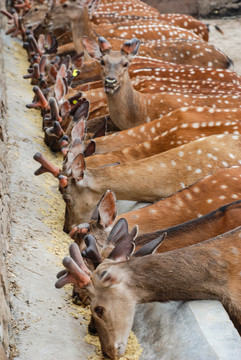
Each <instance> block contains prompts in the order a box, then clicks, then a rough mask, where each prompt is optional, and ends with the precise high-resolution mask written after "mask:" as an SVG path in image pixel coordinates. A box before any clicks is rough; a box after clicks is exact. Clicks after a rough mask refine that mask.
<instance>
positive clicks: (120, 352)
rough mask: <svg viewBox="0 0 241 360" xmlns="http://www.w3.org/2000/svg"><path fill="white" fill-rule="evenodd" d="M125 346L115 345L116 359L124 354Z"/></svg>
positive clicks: (122, 344)
mask: <svg viewBox="0 0 241 360" xmlns="http://www.w3.org/2000/svg"><path fill="white" fill-rule="evenodd" d="M126 345H127V344H124V343H118V344H115V350H116V354H117V356H118V357H119V356H122V355H123V354H124V352H125V351H126Z"/></svg>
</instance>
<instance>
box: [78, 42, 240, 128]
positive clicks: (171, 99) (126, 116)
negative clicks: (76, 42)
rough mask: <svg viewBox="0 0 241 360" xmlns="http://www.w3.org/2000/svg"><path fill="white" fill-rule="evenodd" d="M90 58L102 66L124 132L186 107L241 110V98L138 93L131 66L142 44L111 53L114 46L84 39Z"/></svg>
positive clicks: (117, 122)
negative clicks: (135, 88)
mask: <svg viewBox="0 0 241 360" xmlns="http://www.w3.org/2000/svg"><path fill="white" fill-rule="evenodd" d="M83 41H84V45H85V47H86V50H87V51H88V53H89V55H90V56H91V57H92V58H94V59H95V60H96V61H98V62H100V64H101V66H102V78H103V82H104V87H105V92H106V95H107V100H108V106H109V111H110V117H111V119H112V121H113V123H114V124H115V125H116V126H117V127H119V128H120V129H128V128H131V127H133V126H137V125H140V124H142V123H146V122H150V121H152V120H154V119H157V118H159V117H161V116H162V115H164V114H167V113H169V112H170V111H173V110H175V109H177V108H180V107H182V106H190V105H195V106H205V105H206V106H210V107H217V106H218V107H240V94H237V96H235V95H230V96H228V95H223V96H222V95H218V96H215V95H208V96H207V95H198V94H195V95H192V94H177V93H161V94H143V93H140V92H138V91H135V90H134V88H133V86H132V84H131V81H130V77H129V73H128V66H129V64H130V63H131V61H132V59H133V58H134V57H135V55H136V54H137V53H138V49H139V46H140V41H139V40H137V39H132V40H131V41H127V42H125V43H124V44H123V45H122V47H121V50H120V51H113V50H111V45H110V43H109V42H108V41H107V40H106V39H104V38H99V45H100V46H99V45H98V44H97V43H96V42H94V41H93V40H91V39H89V38H86V37H85V38H84V40H83Z"/></svg>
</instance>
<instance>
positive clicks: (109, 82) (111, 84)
mask: <svg viewBox="0 0 241 360" xmlns="http://www.w3.org/2000/svg"><path fill="white" fill-rule="evenodd" d="M116 85H117V79H116V78H111V77H107V78H105V92H106V93H109V92H110V91H111V90H114V89H115V88H116Z"/></svg>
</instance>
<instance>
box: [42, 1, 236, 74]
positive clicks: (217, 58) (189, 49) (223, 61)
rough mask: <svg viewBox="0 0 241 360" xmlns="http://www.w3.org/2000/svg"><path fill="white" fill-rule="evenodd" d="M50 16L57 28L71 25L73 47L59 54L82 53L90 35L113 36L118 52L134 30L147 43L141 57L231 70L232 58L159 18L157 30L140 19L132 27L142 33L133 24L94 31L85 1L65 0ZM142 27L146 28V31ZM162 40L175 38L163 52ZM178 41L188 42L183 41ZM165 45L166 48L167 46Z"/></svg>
mask: <svg viewBox="0 0 241 360" xmlns="http://www.w3.org/2000/svg"><path fill="white" fill-rule="evenodd" d="M49 17H50V18H52V20H53V21H54V24H56V25H57V24H59V23H61V25H62V24H64V23H65V24H66V22H70V23H71V27H72V37H73V44H66V45H63V46H62V47H61V46H60V47H59V49H58V51H59V53H63V52H66V51H69V52H70V51H73V50H74V49H75V50H76V51H77V52H78V53H80V52H82V51H83V45H82V38H83V36H84V35H85V36H86V35H87V36H90V37H92V38H93V39H97V35H96V34H99V35H101V36H106V37H110V36H111V37H112V46H113V48H116V49H119V48H120V46H121V43H120V40H121V38H126V39H127V38H130V37H131V36H132V31H131V30H133V31H138V37H140V38H141V37H143V40H144V43H143V45H142V47H141V50H140V54H141V55H144V56H147V55H148V56H149V57H152V58H159V59H160V58H162V59H163V60H165V61H170V62H176V63H183V62H185V63H189V64H190V63H192V64H196V65H199V66H201V65H203V66H208V64H209V66H210V64H212V65H211V66H212V67H215V68H228V67H229V66H230V65H231V61H230V59H229V58H228V57H227V56H226V55H225V54H223V53H222V52H220V50H218V49H216V48H215V47H214V46H212V45H210V44H207V43H206V42H204V41H202V40H201V39H200V38H199V36H197V35H195V34H194V33H193V32H191V31H188V30H185V29H181V28H177V27H171V25H170V24H169V25H168V24H166V25H160V21H161V20H160V19H159V20H156V22H157V25H156V26H155V27H153V22H155V20H153V19H152V20H150V22H149V24H148V20H146V21H144V22H143V23H140V21H141V20H140V19H139V20H137V25H133V26H135V27H140V30H138V29H136V28H133V29H130V26H131V25H130V24H129V23H127V24H126V26H125V28H124V29H122V26H119V25H118V24H116V26H114V27H113V24H111V25H108V24H106V23H105V24H103V26H101V24H100V25H98V27H97V28H95V27H94V25H93V24H91V22H90V20H89V18H88V11H87V9H86V6H84V4H83V2H73V1H66V2H65V3H64V4H61V5H59V6H56V7H54V8H52V9H51V11H50V12H49ZM56 25H55V26H56ZM161 26H162V31H160V29H158V27H161ZM141 27H143V29H142V28H141ZM142 30H143V31H142ZM160 37H162V42H163V41H164V39H167V40H168V39H170V38H172V42H171V43H169V44H168V49H167V48H166V47H165V49H164V47H163V46H162V44H161V43H160V42H159V40H158V39H159V38H160ZM155 38H156V40H155ZM147 39H149V42H148V43H147V41H146V40H147ZM179 40H185V41H182V42H180V41H179ZM186 40H188V41H189V43H186ZM165 41H166V40H165ZM165 41H164V42H165ZM165 45H167V43H166V44H165ZM204 54H205V56H204Z"/></svg>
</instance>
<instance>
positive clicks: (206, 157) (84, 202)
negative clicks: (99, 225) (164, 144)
mask: <svg viewBox="0 0 241 360" xmlns="http://www.w3.org/2000/svg"><path fill="white" fill-rule="evenodd" d="M239 163H240V136H238V135H213V136H209V137H207V138H203V139H199V140H196V141H193V142H191V143H189V144H186V145H183V146H179V147H178V148H175V149H171V150H169V151H166V152H164V153H161V154H158V155H155V156H152V157H149V158H147V159H141V160H138V161H133V162H128V163H124V164H120V165H116V166H107V167H102V168H96V169H91V168H90V169H85V162H84V157H83V155H82V154H79V155H77V156H76V157H75V159H74V160H73V162H72V164H71V168H70V169H69V170H68V172H69V173H70V174H71V175H70V176H69V178H67V177H66V176H64V177H63V176H62V177H61V181H62V182H61V183H62V185H63V187H62V191H63V198H64V200H65V201H66V204H67V205H66V217H65V226H64V229H65V231H70V230H71V227H72V226H73V225H74V224H75V225H77V224H79V223H81V222H85V221H86V219H88V218H89V217H90V215H91V212H92V211H93V209H94V207H95V205H96V204H97V202H98V201H99V198H100V197H101V195H102V194H103V193H104V192H105V191H106V190H107V189H110V190H112V191H114V193H115V195H116V198H117V199H122V200H136V201H148V202H153V201H156V200H159V199H161V198H163V197H167V196H169V195H171V194H173V193H174V192H176V191H178V190H180V189H181V188H183V187H186V186H188V185H191V184H192V183H194V182H195V181H197V180H198V179H200V178H201V177H203V176H205V175H207V174H210V173H211V172H213V171H215V170H217V169H220V168H223V167H228V166H231V165H238V164H239ZM177 174H178V175H177Z"/></svg>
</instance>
